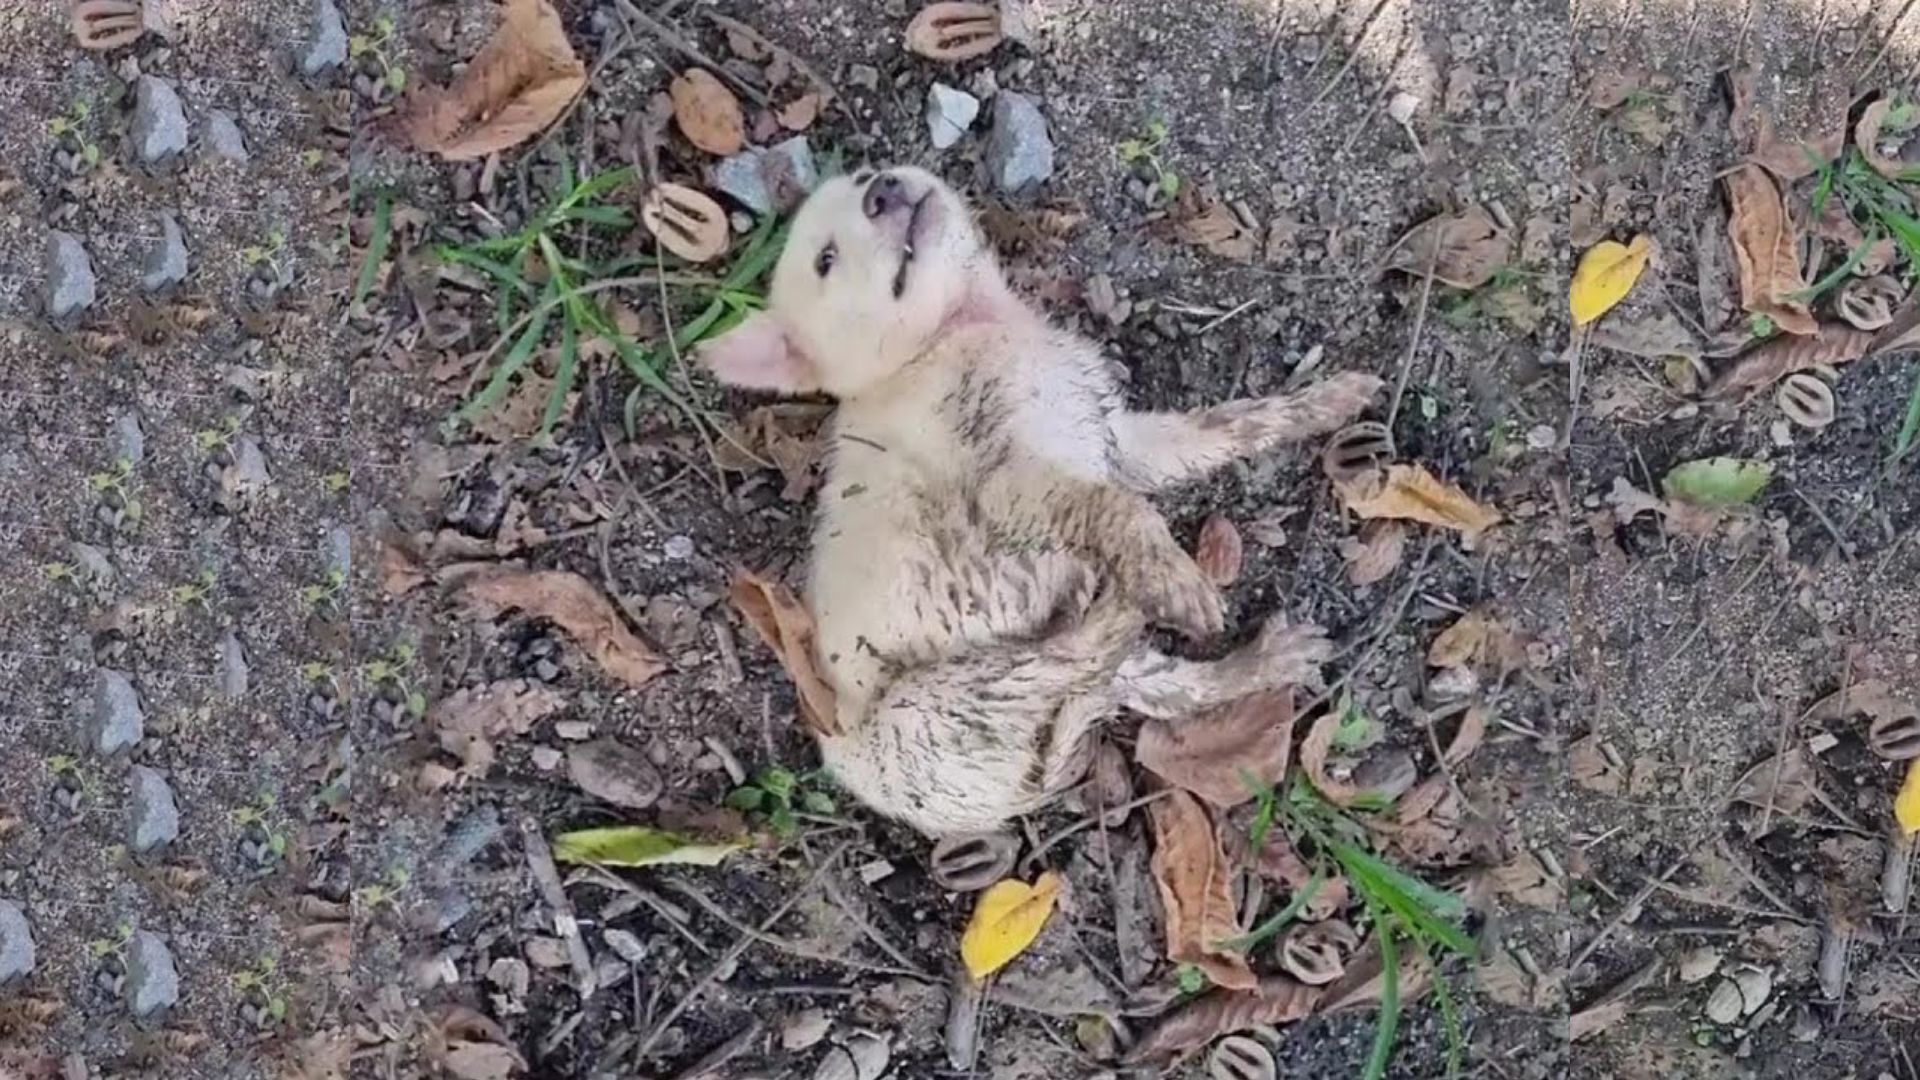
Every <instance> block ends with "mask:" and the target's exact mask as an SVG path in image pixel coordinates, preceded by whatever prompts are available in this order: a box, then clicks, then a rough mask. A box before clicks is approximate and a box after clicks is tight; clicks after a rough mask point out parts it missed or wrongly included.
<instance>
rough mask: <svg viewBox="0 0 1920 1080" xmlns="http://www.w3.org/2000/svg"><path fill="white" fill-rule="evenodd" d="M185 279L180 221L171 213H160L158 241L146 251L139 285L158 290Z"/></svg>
mask: <svg viewBox="0 0 1920 1080" xmlns="http://www.w3.org/2000/svg"><path fill="white" fill-rule="evenodd" d="M185 280H187V240H186V237H184V236H182V235H181V234H180V221H179V219H178V218H175V217H174V216H173V215H172V214H161V215H160V242H159V243H157V244H155V245H154V246H153V249H152V250H151V251H149V252H148V253H147V264H146V266H145V267H144V268H143V269H142V270H141V271H140V287H141V288H143V289H145V290H147V291H148V292H158V291H160V290H161V289H164V288H166V287H167V286H169V285H178V284H180V283H181V282H183V281H185Z"/></svg>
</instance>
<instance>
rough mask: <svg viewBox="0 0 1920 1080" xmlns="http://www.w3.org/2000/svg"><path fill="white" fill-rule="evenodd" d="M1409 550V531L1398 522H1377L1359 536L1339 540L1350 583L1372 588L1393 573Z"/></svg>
mask: <svg viewBox="0 0 1920 1080" xmlns="http://www.w3.org/2000/svg"><path fill="white" fill-rule="evenodd" d="M1406 548H1407V530H1406V527H1405V526H1404V525H1401V524H1400V523H1399V522H1397V521H1376V522H1373V523H1371V524H1369V525H1367V526H1366V527H1365V528H1363V529H1361V530H1360V535H1359V536H1358V537H1348V538H1347V539H1345V540H1342V541H1340V557H1341V558H1342V559H1345V560H1346V561H1347V580H1349V581H1351V582H1353V583H1354V584H1355V585H1371V584H1373V583H1374V582H1376V581H1380V580H1382V579H1384V578H1386V577H1387V576H1388V575H1389V574H1392V573H1393V571H1394V569H1395V568H1396V567H1398V566H1399V565H1400V560H1401V558H1402V557H1403V556H1404V555H1405V553H1406Z"/></svg>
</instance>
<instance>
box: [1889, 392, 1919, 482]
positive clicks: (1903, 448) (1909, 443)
mask: <svg viewBox="0 0 1920 1080" xmlns="http://www.w3.org/2000/svg"><path fill="white" fill-rule="evenodd" d="M1915 439H1920V371H1915V372H1914V374H1913V392H1912V393H1910V394H1908V395H1907V416H1906V419H1905V420H1902V421H1901V423H1900V433H1899V434H1898V435H1895V436H1894V437H1893V460H1894V461H1899V460H1900V459H1901V458H1903V457H1906V456H1907V453H1908V451H1910V450H1912V449H1913V444H1914V440H1915Z"/></svg>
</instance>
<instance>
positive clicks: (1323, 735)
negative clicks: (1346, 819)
mask: <svg viewBox="0 0 1920 1080" xmlns="http://www.w3.org/2000/svg"><path fill="white" fill-rule="evenodd" d="M1339 730H1340V712H1339V710H1337V709H1328V710H1327V711H1325V712H1323V713H1321V714H1320V716H1319V717H1318V718H1317V719H1315V720H1314V722H1313V726H1312V727H1310V728H1308V729H1307V737H1306V738H1305V739H1303V740H1301V743H1300V767H1301V768H1302V769H1305V770H1306V772H1307V779H1309V780H1311V781H1313V786H1314V787H1315V788H1316V789H1318V790H1319V792H1320V794H1322V795H1324V796H1326V798H1327V801H1329V802H1332V803H1334V804H1336V805H1338V806H1346V805H1348V804H1350V803H1352V802H1353V800H1355V799H1357V798H1359V797H1360V796H1361V795H1363V794H1365V792H1364V791H1363V790H1362V789H1361V788H1359V787H1356V786H1355V785H1353V784H1348V783H1345V782H1342V781H1340V780H1336V779H1334V778H1333V777H1332V776H1331V775H1330V774H1329V773H1328V772H1327V755H1328V754H1329V753H1331V752H1332V750H1333V736H1334V734H1335V733H1336V732H1338V731H1339Z"/></svg>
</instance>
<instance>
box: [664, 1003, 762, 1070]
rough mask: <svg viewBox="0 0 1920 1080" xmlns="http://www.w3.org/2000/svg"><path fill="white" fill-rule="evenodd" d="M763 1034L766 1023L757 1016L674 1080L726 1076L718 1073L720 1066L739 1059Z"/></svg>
mask: <svg viewBox="0 0 1920 1080" xmlns="http://www.w3.org/2000/svg"><path fill="white" fill-rule="evenodd" d="M765 1033H766V1021H764V1020H762V1019H760V1018H759V1017H758V1016H755V1017H752V1018H751V1019H749V1020H748V1021H747V1026H746V1028H745V1029H744V1030H742V1031H741V1032H740V1033H739V1034H738V1035H735V1036H734V1037H733V1038H731V1039H728V1040H727V1041H726V1042H723V1043H721V1044H720V1045H719V1046H716V1047H714V1048H713V1049H712V1050H709V1051H708V1052H707V1055H706V1056H705V1057H703V1058H701V1059H700V1060H699V1061H696V1062H694V1063H693V1066H692V1067H691V1068H689V1069H687V1070H686V1071H685V1072H683V1073H680V1074H679V1075H677V1076H676V1077H674V1080H718V1078H719V1077H721V1076H724V1075H726V1074H724V1073H722V1072H721V1071H720V1066H722V1065H725V1064H726V1063H727V1062H729V1061H732V1060H733V1059H734V1058H737V1057H739V1056H740V1055H741V1054H742V1053H744V1052H745V1051H746V1049H747V1047H749V1046H752V1045H753V1043H754V1041H755V1040H757V1039H759V1038H760V1036H761V1035H763V1034H765Z"/></svg>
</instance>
